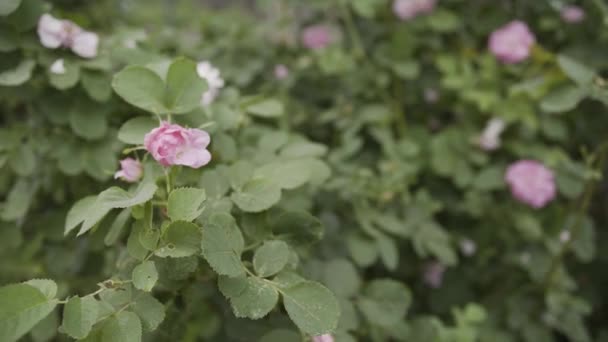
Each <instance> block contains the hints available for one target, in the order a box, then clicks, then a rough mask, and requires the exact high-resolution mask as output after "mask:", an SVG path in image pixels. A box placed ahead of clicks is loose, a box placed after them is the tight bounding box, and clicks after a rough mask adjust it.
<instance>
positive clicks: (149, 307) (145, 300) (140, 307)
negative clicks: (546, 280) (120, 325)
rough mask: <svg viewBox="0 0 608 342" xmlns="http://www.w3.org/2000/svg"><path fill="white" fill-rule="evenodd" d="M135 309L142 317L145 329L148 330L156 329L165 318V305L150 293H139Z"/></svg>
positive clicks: (134, 305)
mask: <svg viewBox="0 0 608 342" xmlns="http://www.w3.org/2000/svg"><path fill="white" fill-rule="evenodd" d="M133 311H134V312H135V313H136V314H137V315H138V316H139V318H140V319H141V321H142V324H143V326H144V329H146V330H148V331H153V330H156V328H157V327H158V326H159V325H160V324H161V323H162V322H163V321H164V320H165V306H164V305H163V304H162V303H161V302H159V301H158V300H157V299H156V298H154V297H152V295H150V294H148V293H141V294H138V295H137V298H136V299H135V304H133Z"/></svg>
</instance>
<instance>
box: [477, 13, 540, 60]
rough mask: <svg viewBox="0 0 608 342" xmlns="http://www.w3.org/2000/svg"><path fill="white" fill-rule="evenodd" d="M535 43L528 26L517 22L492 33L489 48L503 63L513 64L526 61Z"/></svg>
mask: <svg viewBox="0 0 608 342" xmlns="http://www.w3.org/2000/svg"><path fill="white" fill-rule="evenodd" d="M535 43H536V38H535V37H534V34H533V33H532V32H531V31H530V29H529V28H528V25H526V24H525V23H524V22H522V21H519V20H515V21H512V22H510V23H509V24H507V25H505V26H503V27H501V28H499V29H497V30H496V31H494V32H492V34H491V35H490V40H489V42H488V47H489V49H490V51H491V52H492V54H494V56H496V58H498V59H499V60H500V61H501V62H503V63H507V64H512V63H519V62H521V61H524V60H526V59H527V58H528V57H529V56H530V52H531V51H532V47H533V46H534V44H535Z"/></svg>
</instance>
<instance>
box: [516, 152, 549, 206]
mask: <svg viewBox="0 0 608 342" xmlns="http://www.w3.org/2000/svg"><path fill="white" fill-rule="evenodd" d="M505 181H506V182H507V184H509V186H510V188H511V193H512V194H513V196H514V197H515V198H517V199H518V200H519V201H520V202H523V203H526V204H528V205H530V206H531V207H533V208H542V207H544V206H545V205H547V203H549V202H550V201H552V200H553V199H554V198H555V196H556V187H555V178H554V176H553V172H552V171H551V170H549V169H548V168H547V167H545V166H544V165H543V164H541V163H539V162H537V161H535V160H520V161H517V162H515V163H513V164H511V165H510V166H509V168H508V169H507V172H506V174H505Z"/></svg>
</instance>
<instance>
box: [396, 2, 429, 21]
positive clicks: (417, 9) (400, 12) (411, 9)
mask: <svg viewBox="0 0 608 342" xmlns="http://www.w3.org/2000/svg"><path fill="white" fill-rule="evenodd" d="M436 2H437V1H436V0H395V1H394V2H393V13H395V15H396V16H397V17H398V18H399V19H401V20H410V19H413V18H415V17H417V16H419V15H423V14H428V13H431V12H432V11H433V10H434V9H435V5H436Z"/></svg>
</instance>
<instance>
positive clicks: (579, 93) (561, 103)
mask: <svg viewBox="0 0 608 342" xmlns="http://www.w3.org/2000/svg"><path fill="white" fill-rule="evenodd" d="M585 96H586V91H585V90H583V89H581V88H578V87H575V86H572V85H567V86H563V87H560V88H557V89H556V90H554V91H552V92H551V93H549V94H548V95H547V96H545V97H544V98H543V99H542V101H541V102H540V108H541V109H542V110H543V111H545V112H547V113H561V112H567V111H570V110H572V109H574V108H576V106H577V105H578V104H579V102H581V100H582V99H583V98H584V97H585Z"/></svg>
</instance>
